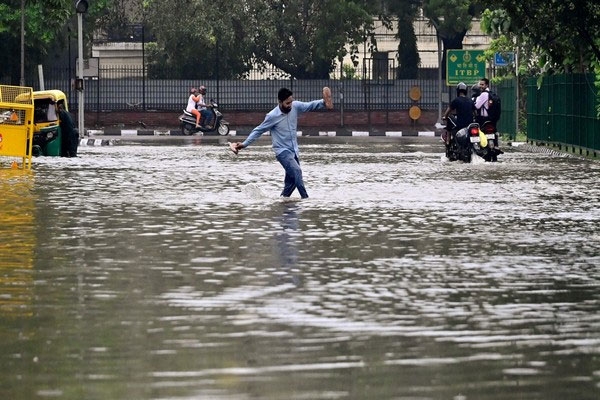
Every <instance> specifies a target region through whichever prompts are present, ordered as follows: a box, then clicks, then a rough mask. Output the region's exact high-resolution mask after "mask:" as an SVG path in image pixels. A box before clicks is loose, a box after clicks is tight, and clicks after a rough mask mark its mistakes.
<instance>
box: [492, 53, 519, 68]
mask: <svg viewBox="0 0 600 400" xmlns="http://www.w3.org/2000/svg"><path fill="white" fill-rule="evenodd" d="M514 61H515V53H514V52H513V51H506V52H503V53H500V52H497V53H495V54H494V65H496V67H507V66H509V65H510V64H512V63H513V62H514Z"/></svg>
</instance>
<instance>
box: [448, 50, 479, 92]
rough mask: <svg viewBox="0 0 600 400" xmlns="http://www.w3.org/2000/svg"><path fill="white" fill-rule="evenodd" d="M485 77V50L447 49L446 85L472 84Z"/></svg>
mask: <svg viewBox="0 0 600 400" xmlns="http://www.w3.org/2000/svg"><path fill="white" fill-rule="evenodd" d="M483 77H485V58H484V56H483V50H447V53H446V85H448V86H454V85H456V84H457V83H459V82H464V83H466V84H467V85H472V84H474V83H476V82H477V81H479V79H481V78H483Z"/></svg>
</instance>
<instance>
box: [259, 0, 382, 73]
mask: <svg viewBox="0 0 600 400" xmlns="http://www.w3.org/2000/svg"><path fill="white" fill-rule="evenodd" d="M375 3H376V2H375ZM249 7H250V9H249V14H250V15H251V17H252V19H251V21H250V24H251V26H252V27H253V29H252V30H251V32H250V33H251V37H252V41H253V43H254V46H253V53H254V55H255V57H256V59H257V60H258V61H262V62H266V63H268V64H271V65H273V66H275V67H277V68H279V69H281V70H282V71H284V72H286V73H288V74H290V75H291V76H292V77H294V78H298V79H302V78H321V79H326V78H329V74H330V72H331V71H332V70H333V69H334V67H335V62H336V59H342V58H343V57H344V55H345V54H346V49H345V46H346V44H349V45H350V49H351V51H353V50H352V49H355V50H356V49H357V46H356V44H357V43H362V42H364V41H365V40H367V37H368V36H369V34H370V32H371V31H372V28H373V17H372V14H371V12H369V7H372V5H371V4H369V2H363V3H358V2H354V1H344V0H328V1H319V0H304V1H296V2H287V3H285V4H284V3H283V2H281V1H280V0H257V1H253V2H251V4H249Z"/></svg>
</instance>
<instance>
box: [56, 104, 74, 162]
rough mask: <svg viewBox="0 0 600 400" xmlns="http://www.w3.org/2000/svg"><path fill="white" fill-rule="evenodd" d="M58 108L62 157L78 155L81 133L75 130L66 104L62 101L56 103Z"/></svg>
mask: <svg viewBox="0 0 600 400" xmlns="http://www.w3.org/2000/svg"><path fill="white" fill-rule="evenodd" d="M56 109H57V110H58V119H59V121H60V122H59V125H60V131H61V140H62V144H61V149H60V155H61V156H62V157H77V148H78V147H79V134H78V133H77V131H76V130H75V123H74V122H73V117H71V114H70V113H69V112H68V111H67V110H65V105H64V103H63V102H62V101H59V102H58V103H56Z"/></svg>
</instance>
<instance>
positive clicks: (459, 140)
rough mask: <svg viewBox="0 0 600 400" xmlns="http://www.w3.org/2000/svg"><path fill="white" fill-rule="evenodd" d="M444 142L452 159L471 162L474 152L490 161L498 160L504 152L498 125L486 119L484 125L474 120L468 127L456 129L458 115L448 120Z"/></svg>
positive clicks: (447, 155) (448, 156)
mask: <svg viewBox="0 0 600 400" xmlns="http://www.w3.org/2000/svg"><path fill="white" fill-rule="evenodd" d="M444 129H445V132H444V136H443V139H444V143H445V145H446V157H447V158H448V160H450V161H457V160H458V161H463V162H466V163H470V162H471V160H472V157H473V154H475V155H477V156H479V157H481V158H483V159H484V160H485V161H488V162H495V161H498V155H499V154H503V153H504V152H503V151H502V150H500V148H499V147H498V132H497V130H496V125H495V124H494V123H492V122H491V121H486V122H485V123H484V124H483V126H481V127H480V126H479V124H478V123H477V122H472V123H471V124H469V126H467V127H466V128H462V129H456V117H455V116H451V117H449V118H448V119H447V120H446V126H445V128H444Z"/></svg>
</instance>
